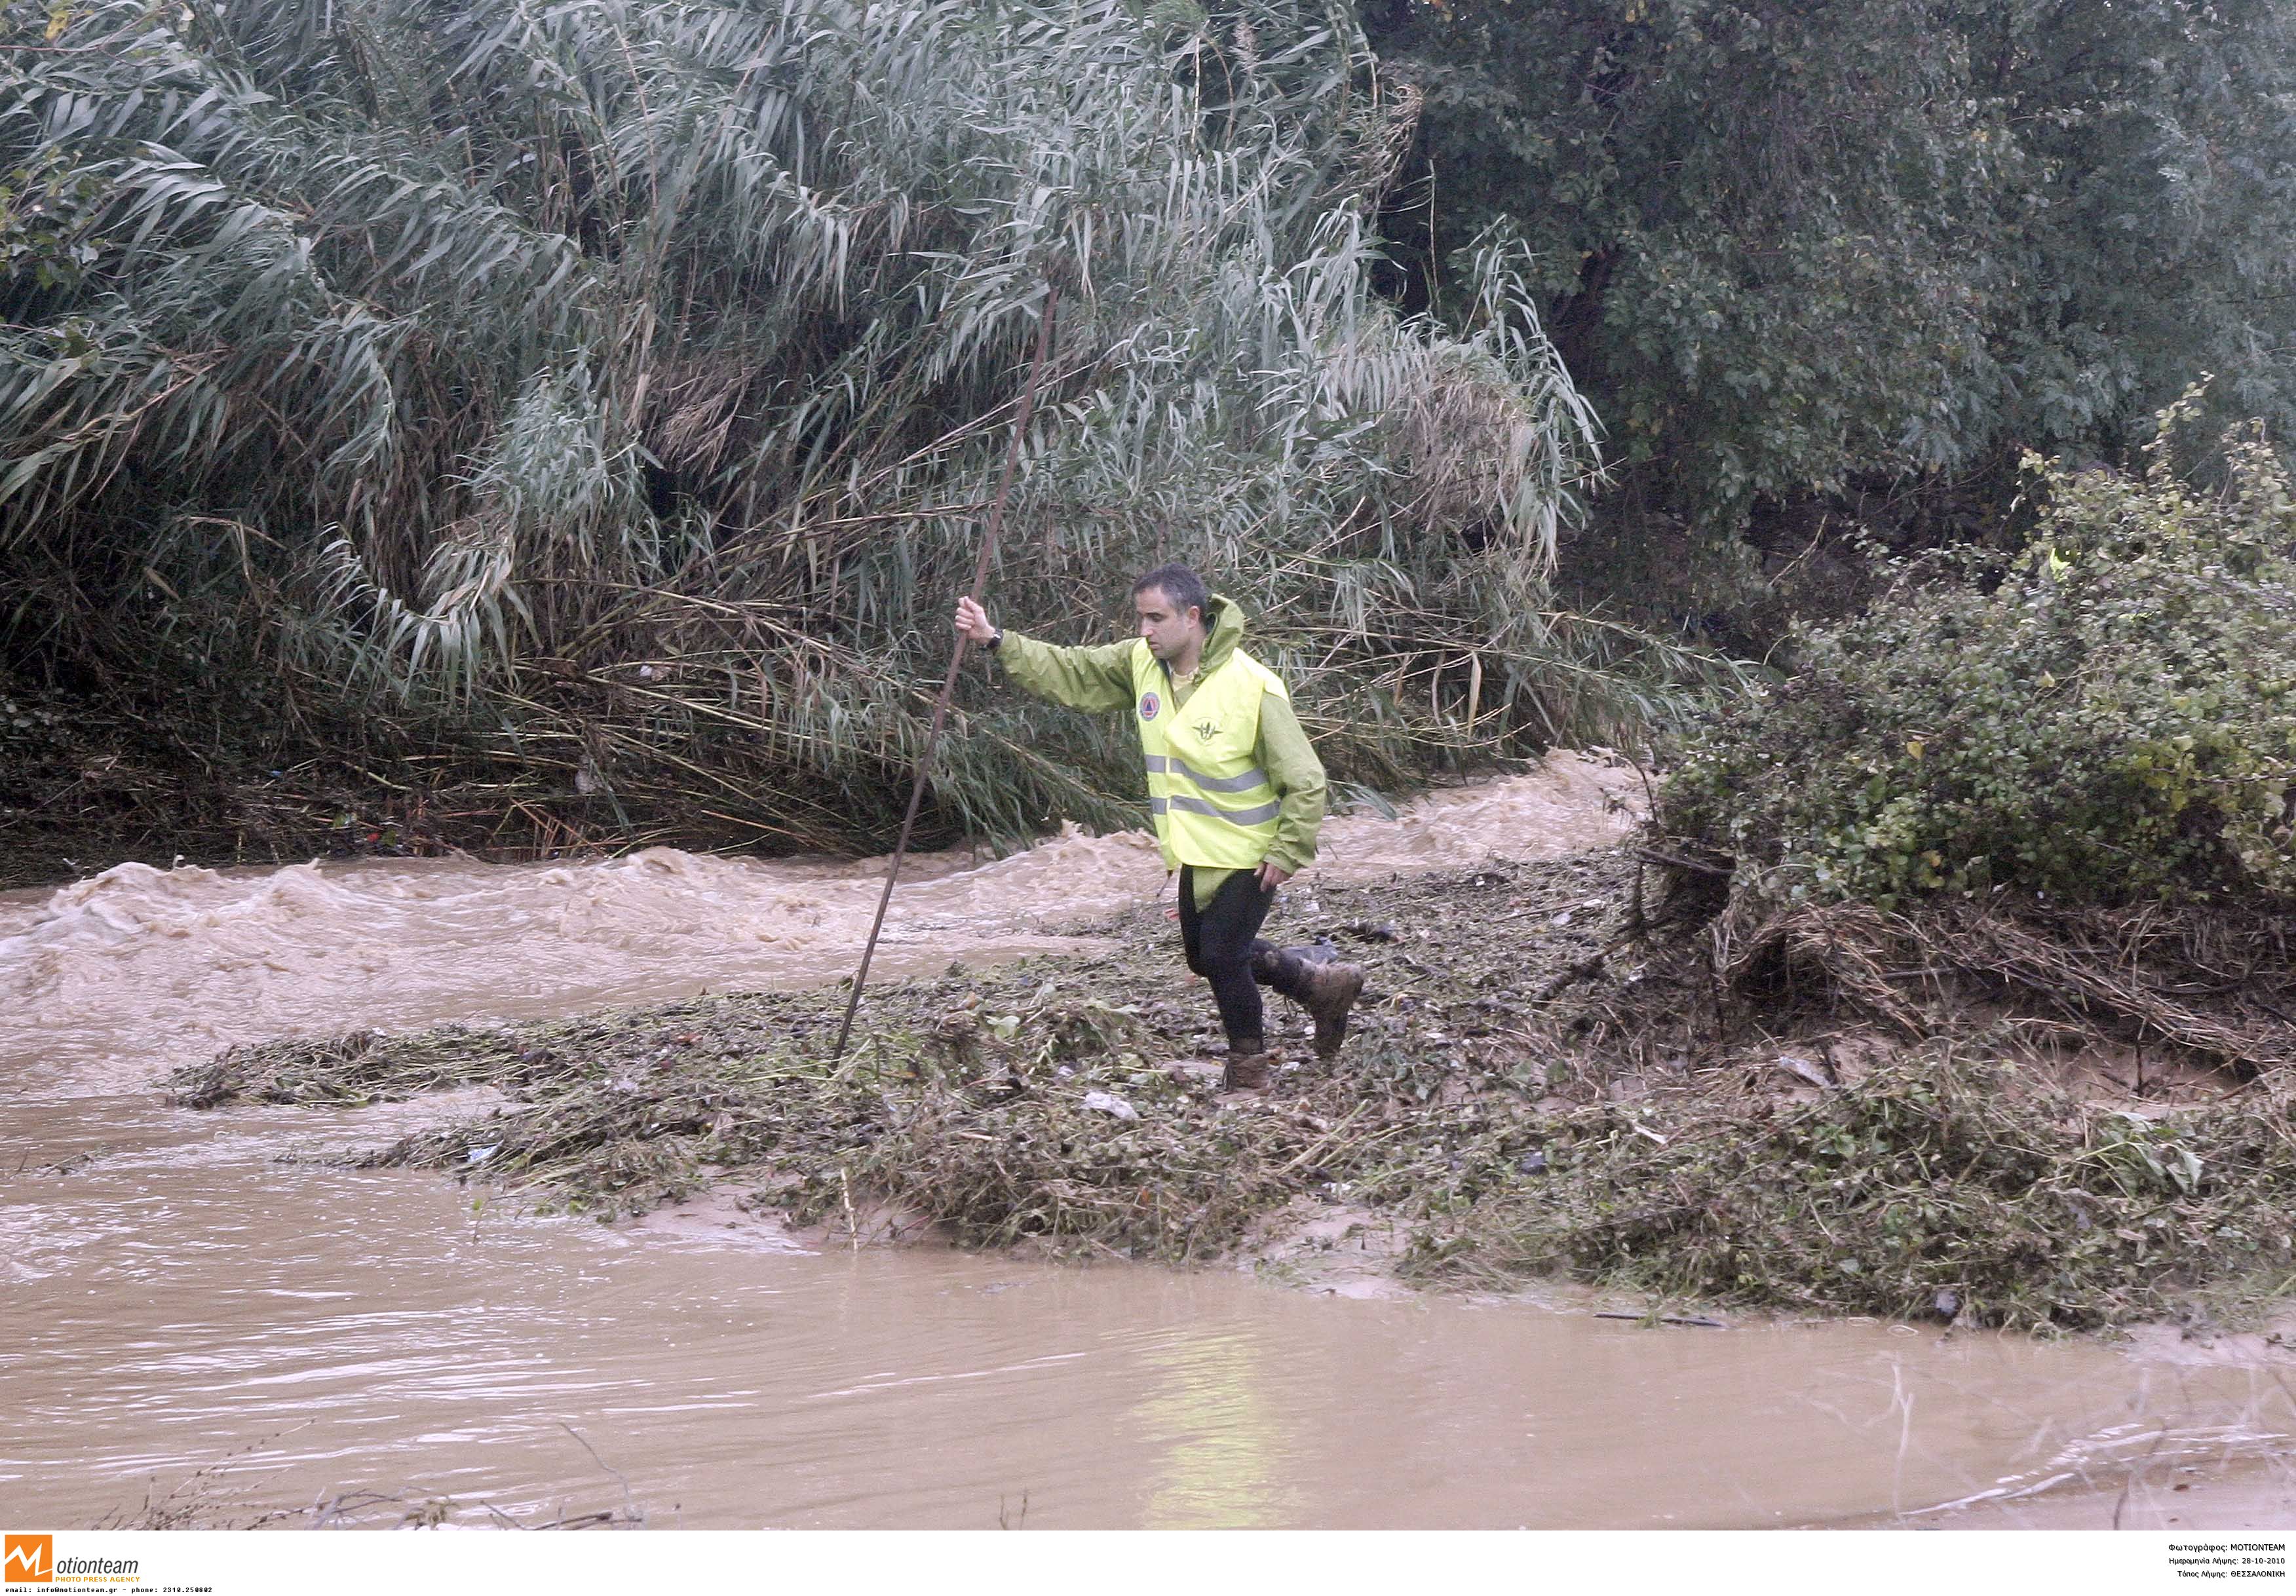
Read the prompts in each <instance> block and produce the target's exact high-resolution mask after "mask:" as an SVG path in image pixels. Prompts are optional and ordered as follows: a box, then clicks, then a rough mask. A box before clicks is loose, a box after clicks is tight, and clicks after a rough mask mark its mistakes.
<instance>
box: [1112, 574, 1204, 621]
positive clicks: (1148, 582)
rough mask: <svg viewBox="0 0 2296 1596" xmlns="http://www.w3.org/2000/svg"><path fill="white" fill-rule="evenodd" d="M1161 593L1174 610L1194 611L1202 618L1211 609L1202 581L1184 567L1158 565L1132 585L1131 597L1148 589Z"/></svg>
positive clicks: (1135, 596)
mask: <svg viewBox="0 0 2296 1596" xmlns="http://www.w3.org/2000/svg"><path fill="white" fill-rule="evenodd" d="M1150 588H1154V589H1156V590H1157V591H1158V592H1159V593H1162V594H1163V595H1164V597H1165V599H1166V600H1167V601H1168V602H1169V603H1170V604H1171V606H1172V608H1173V609H1175V610H1182V611H1185V610H1194V611H1195V612H1196V613H1197V614H1198V615H1199V616H1203V615H1205V614H1206V612H1208V611H1209V610H1210V609H1211V607H1212V595H1211V590H1210V589H1209V588H1207V587H1206V586H1205V585H1204V579H1203V578H1202V577H1199V576H1198V575H1196V573H1195V572H1193V571H1192V570H1190V569H1188V568H1187V567H1186V566H1185V565H1160V566H1158V567H1157V568H1156V569H1154V570H1152V571H1150V572H1149V573H1148V574H1147V575H1146V576H1144V577H1141V578H1140V580H1138V581H1137V582H1135V583H1134V584H1133V585H1132V596H1133V597H1134V598H1138V597H1139V596H1140V595H1141V594H1142V593H1146V592H1147V591H1148V590H1149V589H1150Z"/></svg>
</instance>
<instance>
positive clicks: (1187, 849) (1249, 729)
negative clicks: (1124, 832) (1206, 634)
mask: <svg viewBox="0 0 2296 1596" xmlns="http://www.w3.org/2000/svg"><path fill="white" fill-rule="evenodd" d="M1271 692H1272V693H1274V694H1275V695H1276V697H1278V698H1281V699H1284V700H1289V699H1290V698H1291V696H1292V695H1291V694H1290V693H1288V692H1285V691H1284V689H1283V681H1282V679H1281V678H1279V677H1278V676H1277V675H1275V672H1274V671H1271V670H1269V669H1268V668H1267V667H1266V666H1264V665H1262V664H1260V663H1259V660H1257V659H1253V658H1252V657H1251V655H1249V654H1247V653H1245V652H1244V651H1242V650H1241V649H1238V650H1237V651H1235V652H1234V653H1233V654H1230V655H1229V656H1228V657H1227V659H1226V660H1225V661H1223V662H1222V663H1221V665H1220V667H1219V668H1218V670H1215V671H1213V672H1212V673H1211V674H1210V675H1207V676H1206V677H1205V678H1204V679H1203V680H1202V681H1201V682H1199V683H1196V690H1195V691H1194V692H1192V693H1190V694H1189V695H1188V703H1187V707H1186V708H1185V709H1183V708H1176V707H1175V706H1174V705H1173V703H1172V680H1171V677H1170V675H1169V674H1168V673H1167V672H1166V671H1165V669H1164V667H1163V663H1162V662H1161V661H1160V660H1159V659H1157V658H1156V656H1155V654H1154V652H1153V651H1151V650H1150V648H1149V647H1148V642H1147V640H1146V639H1145V638H1141V639H1136V641H1135V642H1133V645H1132V694H1133V706H1132V714H1133V720H1134V723H1135V724H1136V725H1138V726H1139V728H1140V753H1141V757H1142V758H1143V759H1144V761H1145V762H1146V764H1147V766H1148V810H1149V813H1150V814H1152V815H1154V816H1155V819H1156V840H1157V841H1158V842H1160V843H1161V844H1162V845H1163V848H1164V862H1165V863H1167V864H1168V865H1172V864H1199V865H1202V866H1204V867H1205V868H1206V869H1210V870H1249V869H1251V867H1252V866H1253V865H1255V864H1258V863H1259V862H1260V861H1261V860H1262V859H1264V858H1266V857H1267V848H1268V845H1269V844H1270V843H1272V842H1274V841H1275V817H1276V815H1277V814H1278V813H1279V812H1280V811H1281V810H1282V808H1283V802H1282V800H1281V799H1279V798H1277V797H1276V795H1275V787H1274V786H1273V785H1272V784H1271V783H1270V782H1268V779H1267V772H1266V771H1264V770H1262V769H1260V768H1259V764H1258V763H1257V761H1256V760H1255V758H1254V757H1253V755H1254V750H1255V749H1258V747H1259V703H1260V700H1261V699H1262V698H1264V697H1265V696H1266V695H1267V694H1268V693H1271Z"/></svg>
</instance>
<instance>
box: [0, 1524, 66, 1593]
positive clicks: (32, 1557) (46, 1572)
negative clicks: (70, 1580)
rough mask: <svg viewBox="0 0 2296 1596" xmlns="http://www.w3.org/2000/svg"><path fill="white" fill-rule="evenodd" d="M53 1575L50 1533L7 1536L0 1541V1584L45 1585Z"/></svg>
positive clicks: (54, 1549) (53, 1540) (54, 1552)
mask: <svg viewBox="0 0 2296 1596" xmlns="http://www.w3.org/2000/svg"><path fill="white" fill-rule="evenodd" d="M55 1576H56V1538H55V1536H53V1535H10V1536H8V1537H7V1538H6V1539H5V1541H0V1584H12V1585H44V1584H49V1583H50V1582H51V1581H53V1579H54V1578H55Z"/></svg>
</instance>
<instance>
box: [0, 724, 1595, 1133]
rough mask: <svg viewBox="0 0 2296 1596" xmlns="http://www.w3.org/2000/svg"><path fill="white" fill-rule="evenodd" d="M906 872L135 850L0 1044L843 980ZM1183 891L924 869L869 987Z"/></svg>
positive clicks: (81, 1046)
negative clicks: (181, 864)
mask: <svg viewBox="0 0 2296 1596" xmlns="http://www.w3.org/2000/svg"><path fill="white" fill-rule="evenodd" d="M1635 790H1638V783H1637V782H1636V780H1635V778H1634V776H1633V773H1632V772H1631V771H1628V770H1624V769H1620V768H1615V767H1611V766H1608V765H1602V764H1599V763H1597V762H1595V761H1592V760H1589V759H1586V758H1583V757H1578V756H1574V755H1558V756H1556V757H1553V758H1551V759H1549V760H1548V761H1547V762H1546V764H1545V765H1543V766H1542V768H1540V769H1539V770H1538V771H1537V772H1535V773H1531V774H1529V775H1524V776H1520V777H1515V778H1513V779H1510V780H1506V781H1503V782H1495V783H1491V784H1488V785H1487V786H1483V787H1479V788H1474V789H1468V790H1461V791H1458V792H1454V793H1449V794H1444V795H1440V796H1438V797H1436V798H1430V799H1427V800H1424V801H1423V802H1421V803H1418V804H1415V805H1413V806H1410V807H1408V808H1406V810H1405V811H1404V812H1402V814H1399V815H1398V817H1397V818H1395V819H1393V820H1386V819H1381V818H1375V817H1369V816H1360V817H1358V816H1347V817H1341V818H1337V819H1334V820H1333V822H1331V823H1330V824H1329V825H1328V827H1327V828H1326V831H1325V836H1324V850H1323V853H1324V856H1323V860H1322V862H1321V863H1318V865H1317V866H1316V870H1315V871H1314V872H1310V874H1309V876H1308V878H1307V880H1308V883H1309V884H1310V885H1312V882H1313V881H1314V880H1317V879H1331V880H1340V879H1348V878H1360V877H1364V876H1368V875H1377V874H1383V873H1385V872H1390V871H1406V872H1407V871H1415V870H1425V869H1430V868H1433V867H1435V866H1437V865H1439V863H1443V862H1445V861H1451V860H1456V861H1459V862H1461V863H1470V864H1472V863H1478V862H1480V861H1481V860H1482V859H1484V858H1487V857H1488V856H1489V855H1492V854H1495V853H1496V854H1499V855H1505V856H1509V857H1514V858H1534V857H1542V856H1551V855H1556V854H1561V853H1566V852H1570V851H1571V850H1573V849H1576V848H1579V847H1589V846H1595V845H1598V844H1600V843H1603V842H1606V841H1609V840H1611V839H1615V838H1616V837H1617V836H1618V835H1619V833H1620V831H1621V830H1622V829H1623V827H1624V825H1625V824H1626V823H1627V822H1628V819H1629V818H1630V816H1629V814H1628V811H1627V810H1626V809H1625V808H1623V807H1619V806H1616V805H1617V804H1618V803H1619V802H1621V801H1623V798H1624V797H1625V796H1626V795H1627V794H1628V793H1629V792H1631V791H1635ZM884 868H885V862H884V861H882V860H866V861H862V862H859V863H824V862H821V861H796V862H790V861H760V860H755V859H738V858H722V857H716V856H712V855H697V854H688V853H682V852H679V851H678V850H676V849H674V848H648V849H646V850H645V851H644V852H642V853H638V854H634V855H630V856H628V857H627V858H621V859H611V860H603V861H594V862H589V863H564V864H515V865H506V864H483V863H477V862H474V861H471V860H467V859H416V860H358V861H350V862H343V863H308V864H297V865H290V866H288V867H286V868H284V869H271V870H260V871H249V870H235V871H212V870H201V869H197V868H185V869H177V870H167V871H161V870H155V869H153V868H152V867H151V866H149V865H145V864H122V865H119V866H118V867H117V868H115V869H112V870H108V871H106V872H103V873H102V875H99V876H94V877H92V878H90V879H88V880H83V881H77V882H74V883H73V884H72V885H70V886H69V887H65V888H61V889H58V890H56V891H53V892H51V893H44V894H33V893H15V894H12V895H9V896H7V897H6V898H0V1060H4V1061H10V1062H12V1063H14V1064H15V1065H16V1066H17V1067H18V1076H17V1084H18V1086H19V1088H20V1089H21V1090H26V1091H33V1092H38V1093H47V1092H51V1091H53V1092H61V1093H65V1094H67V1095H69V1094H71V1093H74V1092H76V1091H78V1090H80V1089H84V1088H85V1087H86V1086H87V1085H89V1084H91V1083H92V1082H97V1081H100V1082H101V1084H102V1085H103V1086H104V1087H105V1088H106V1089H112V1090H116V1089H120V1088H123V1087H127V1086H130V1085H133V1084H140V1083H143V1082H148V1081H149V1080H151V1079H152V1077H153V1076H154V1074H155V1073H157V1072H158V1071H159V1070H160V1068H166V1067H172V1066H174V1065H177V1064H182V1063H185V1062H190V1061H193V1060H199V1059H202V1058H205V1057H207V1056H209V1054H211V1053H213V1052H216V1051H217V1049H219V1048H222V1047H225V1046H227V1045H229V1044H234V1043H237V1042H246V1041H253V1040H258V1039H260V1038H263V1037H268V1036H275V1035H284V1034H288V1033H291V1032H319V1031H338V1030H343V1029H347V1028H350V1027H362V1026H365V1027H382V1028H392V1027H409V1026H415V1025H421V1024H424V1023H429V1022H432V1021H436V1020H441V1019H537V1018H543V1017H547V1016H553V1015H561V1014H568V1013H573V1012H578V1011H581V1010H584V1009H588V1008H595V1007H598V1006H600V1005H603V1004H611V1003H643V1002H666V1001H669V1000H671V999H675V998H678V997H685V996H689V995H692V994H695V993H698V992H701V991H703V990H705V989H708V990H717V991H724V990H727V989H730V988H756V987H788V986H808V985H815V984H818V983H821V982H824V981H829V980H834V979H836V978H839V977H840V976H842V975H845V974H847V973H849V971H850V970H852V968H853V965H854V963H855V962H857V959H858V958H859V955H860V952H861V947H862V944H863V942H864V940H865V937H866V936H867V934H868V928H869V921H870V919H871V917H872V916H873V914H874V913H875V910H876V905H877V899H878V895H879V893H880V891H881V886H882V882H883V877H884ZM1164 890H1166V883H1165V878H1164V873H1163V868H1162V865H1161V863H1160V859H1159V857H1158V855H1157V851H1156V847H1155V843H1154V841H1153V839H1152V838H1151V837H1150V835H1149V834H1148V833H1147V832H1145V831H1129V832H1123V833H1120V834H1118V835H1115V836H1108V837H1093V836H1087V835H1085V834H1083V833H1081V832H1078V831H1074V830H1073V829H1071V830H1070V831H1069V832H1068V833H1067V834H1065V835H1062V836H1061V837H1058V838H1054V839H1049V840H1047V841H1046V842H1044V843H1041V844H1039V845H1038V846H1037V847H1033V848H1030V849H1029V850H1027V851H1026V852H1023V853H1020V854H1016V855H1013V856H1011V857H1009V858H1005V859H999V860H996V861H994V862H991V863H972V861H970V860H968V859H967V858H966V857H964V855H950V854H941V855H926V856H924V857H922V858H919V859H916V860H913V861H911V862H910V863H908V864H907V865H906V866H905V867H904V871H903V882H902V885H901V887H900V888H899V889H898V891H897V892H896V894H895V896H894V899H893V904H892V908H891V911H890V913H889V915H888V917H887V921H886V929H885V934H884V939H883V942H882V944H881V946H880V949H879V954H878V962H877V964H876V966H875V968H874V971H873V978H880V977H881V978H899V977H901V976H903V975H914V974H918V973H922V972H927V971H938V970H940V969H941V968H943V967H944V966H945V965H946V964H947V962H949V961H950V960H952V959H954V958H957V957H972V958H980V957H1004V956H1012V955H1016V954H1027V953H1034V952H1049V951H1054V950H1057V949H1060V948H1062V947H1069V946H1073V945H1074V943H1073V941H1072V940H1071V939H1070V938H1067V937H1063V936H1062V935H1060V931H1061V929H1062V928H1065V927H1070V926H1073V925H1075V924H1076V923H1078V922H1079V921H1087V920H1090V919H1093V918H1095V917H1097V916H1103V915H1105V914H1107V913H1111V912H1113V911H1116V910H1119V909H1122V908H1125V907H1128V906H1129V905H1132V904H1139V903H1144V902H1147V901H1149V900H1151V899H1152V898H1154V897H1155V896H1157V895H1158V894H1159V893H1160V892H1162V891H1164Z"/></svg>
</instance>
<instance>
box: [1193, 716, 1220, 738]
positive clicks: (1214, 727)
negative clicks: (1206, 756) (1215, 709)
mask: <svg viewBox="0 0 2296 1596" xmlns="http://www.w3.org/2000/svg"><path fill="white" fill-rule="evenodd" d="M1196 735H1197V736H1198V737H1199V738H1201V740H1202V741H1206V742H1210V741H1211V740H1212V739H1213V738H1215V737H1217V736H1218V735H1219V722H1218V721H1216V720H1200V721H1198V722H1197V723H1196Z"/></svg>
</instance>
